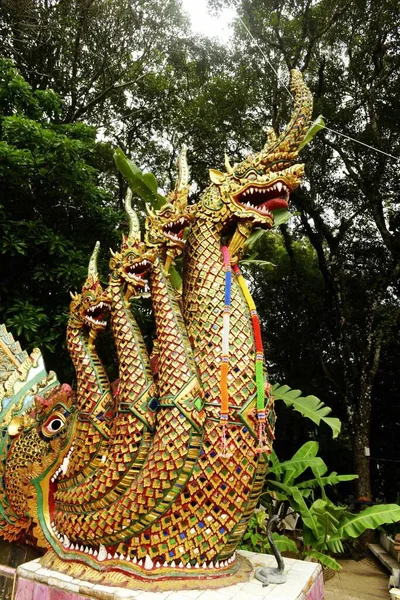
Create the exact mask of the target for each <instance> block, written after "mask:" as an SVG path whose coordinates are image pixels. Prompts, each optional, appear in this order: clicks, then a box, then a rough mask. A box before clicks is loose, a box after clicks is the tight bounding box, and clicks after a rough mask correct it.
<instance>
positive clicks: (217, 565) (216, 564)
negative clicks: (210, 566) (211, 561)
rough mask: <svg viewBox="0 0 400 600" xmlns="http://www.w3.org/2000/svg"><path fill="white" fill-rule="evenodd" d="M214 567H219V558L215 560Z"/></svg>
mask: <svg viewBox="0 0 400 600" xmlns="http://www.w3.org/2000/svg"><path fill="white" fill-rule="evenodd" d="M215 568H216V569H219V560H217V562H216V563H215Z"/></svg>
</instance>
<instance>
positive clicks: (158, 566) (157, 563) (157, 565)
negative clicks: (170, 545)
mask: <svg viewBox="0 0 400 600" xmlns="http://www.w3.org/2000/svg"><path fill="white" fill-rule="evenodd" d="M160 567H161V565H160V563H159V562H158V561H157V562H156V569H159V568H160Z"/></svg>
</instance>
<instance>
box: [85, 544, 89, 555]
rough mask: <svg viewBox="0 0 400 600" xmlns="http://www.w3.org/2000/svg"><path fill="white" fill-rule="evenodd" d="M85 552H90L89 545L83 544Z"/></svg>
mask: <svg viewBox="0 0 400 600" xmlns="http://www.w3.org/2000/svg"><path fill="white" fill-rule="evenodd" d="M85 552H86V554H90V548H89V546H85Z"/></svg>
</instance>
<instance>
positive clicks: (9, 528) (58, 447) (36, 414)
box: [0, 384, 75, 548]
mask: <svg viewBox="0 0 400 600" xmlns="http://www.w3.org/2000/svg"><path fill="white" fill-rule="evenodd" d="M74 412H75V395H74V392H73V391H72V389H71V387H70V386H69V385H67V384H63V385H61V386H58V387H56V388H53V389H52V390H51V391H50V392H48V393H47V394H46V395H45V396H39V395H37V396H35V399H34V403H33V404H32V405H31V406H30V407H29V408H28V409H27V410H26V412H25V413H24V414H21V415H18V416H15V417H14V418H13V419H12V420H11V422H10V423H9V425H8V427H7V428H3V438H4V437H5V438H6V440H7V444H6V445H3V446H4V447H5V448H7V451H6V453H5V461H4V462H5V464H4V470H3V485H2V490H1V506H2V513H3V514H2V517H3V520H4V524H3V523H2V525H1V527H0V533H1V535H2V536H3V537H4V538H5V539H7V540H9V541H14V540H16V539H20V538H21V537H23V538H24V539H25V541H29V542H30V543H35V539H37V544H38V545H39V546H40V547H43V548H46V547H48V543H47V542H46V541H45V539H44V537H43V535H41V534H40V529H41V528H40V527H37V528H36V530H35V531H34V533H33V534H32V532H33V526H34V525H35V524H37V523H38V522H39V519H40V518H41V517H40V515H39V514H38V510H37V505H38V504H37V503H38V495H37V492H36V491H35V487H34V480H35V478H37V477H39V478H42V477H43V476H45V477H46V476H47V477H48V479H50V478H51V477H52V476H53V475H54V473H58V472H59V471H60V469H62V468H63V466H65V461H66V460H67V458H66V457H67V454H68V452H69V453H70V452H71V449H70V446H71V439H72V434H71V432H72V431H73V427H71V425H72V422H73V421H74ZM46 474H47V475H46ZM49 485H50V483H49Z"/></svg>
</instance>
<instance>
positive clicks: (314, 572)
mask: <svg viewBox="0 0 400 600" xmlns="http://www.w3.org/2000/svg"><path fill="white" fill-rule="evenodd" d="M240 553H241V554H243V556H245V557H246V558H247V559H248V560H250V562H251V563H252V565H253V566H254V568H256V567H263V566H269V567H273V566H276V563H275V559H274V558H273V556H269V555H265V554H256V553H254V552H245V551H241V552H240ZM285 565H286V572H287V575H288V580H287V582H286V583H284V584H282V585H276V584H275V585H274V584H272V585H269V586H268V587H265V588H263V587H262V584H261V583H260V582H259V581H257V580H256V579H254V578H251V579H250V581H248V582H246V583H238V584H236V585H232V586H229V587H225V588H221V589H218V590H183V591H181V592H179V591H174V592H171V591H170V592H157V593H154V592H143V591H135V590H127V589H124V588H116V587H109V586H107V587H106V586H103V585H96V584H92V583H86V582H84V581H80V580H78V579H73V578H72V577H70V576H69V575H63V574H61V573H58V572H56V571H51V570H50V569H45V568H43V567H41V565H40V564H39V561H38V560H33V561H31V562H28V563H25V564H23V565H21V566H20V567H18V569H17V572H16V581H15V588H14V598H13V600H84V599H87V598H97V599H99V600H122V599H125V600H263V599H265V600H323V598H324V583H323V577H322V569H321V566H320V565H318V564H316V563H311V562H303V561H300V560H294V559H291V558H286V559H285Z"/></svg>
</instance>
